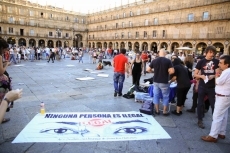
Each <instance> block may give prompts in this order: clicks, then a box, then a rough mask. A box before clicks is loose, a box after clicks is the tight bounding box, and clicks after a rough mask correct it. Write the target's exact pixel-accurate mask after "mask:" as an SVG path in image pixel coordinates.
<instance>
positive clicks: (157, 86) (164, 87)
mask: <svg viewBox="0 0 230 153" xmlns="http://www.w3.org/2000/svg"><path fill="white" fill-rule="evenodd" d="M153 84H154V89H153V95H154V97H153V103H154V104H159V102H160V98H161V93H162V97H163V105H164V106H168V104H169V93H170V88H169V84H166V83H156V82H154V83H153Z"/></svg>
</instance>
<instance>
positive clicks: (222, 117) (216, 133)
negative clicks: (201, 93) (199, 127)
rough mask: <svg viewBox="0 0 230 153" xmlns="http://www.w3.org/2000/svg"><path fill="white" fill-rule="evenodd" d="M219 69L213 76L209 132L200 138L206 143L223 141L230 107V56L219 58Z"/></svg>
mask: <svg viewBox="0 0 230 153" xmlns="http://www.w3.org/2000/svg"><path fill="white" fill-rule="evenodd" d="M219 69H220V70H218V69H217V70H216V75H215V78H216V87H215V92H216V102H215V108H214V113H213V121H212V126H211V131H210V133H209V135H208V136H202V137H201V139H202V140H204V141H207V142H217V138H221V139H225V134H226V128H227V121H228V109H229V107H230V55H224V56H222V57H221V58H220V61H219ZM221 71H222V72H221Z"/></svg>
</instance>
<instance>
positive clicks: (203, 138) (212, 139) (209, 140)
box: [201, 135, 217, 143]
mask: <svg viewBox="0 0 230 153" xmlns="http://www.w3.org/2000/svg"><path fill="white" fill-rule="evenodd" d="M201 139H202V140H203V141H206V142H214V143H216V142H217V139H216V138H213V137H211V136H209V135H208V136H202V137H201Z"/></svg>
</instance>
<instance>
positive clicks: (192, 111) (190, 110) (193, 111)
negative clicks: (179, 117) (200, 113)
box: [187, 108, 196, 113]
mask: <svg viewBox="0 0 230 153" xmlns="http://www.w3.org/2000/svg"><path fill="white" fill-rule="evenodd" d="M187 112H190V113H196V110H195V109H192V108H191V109H187Z"/></svg>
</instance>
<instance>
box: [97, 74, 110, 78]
mask: <svg viewBox="0 0 230 153" xmlns="http://www.w3.org/2000/svg"><path fill="white" fill-rule="evenodd" d="M97 76H99V77H106V78H107V77H109V74H98V75H97Z"/></svg>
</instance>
